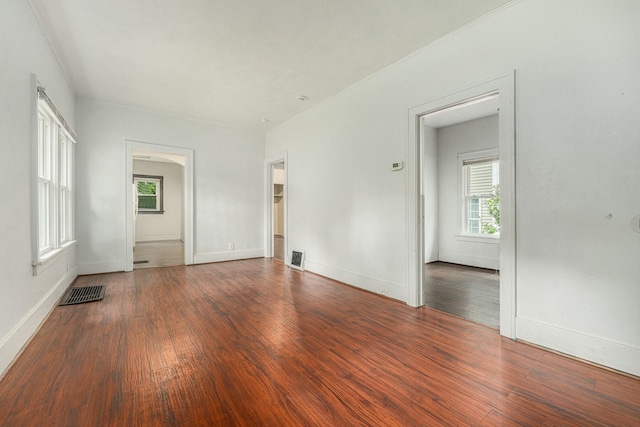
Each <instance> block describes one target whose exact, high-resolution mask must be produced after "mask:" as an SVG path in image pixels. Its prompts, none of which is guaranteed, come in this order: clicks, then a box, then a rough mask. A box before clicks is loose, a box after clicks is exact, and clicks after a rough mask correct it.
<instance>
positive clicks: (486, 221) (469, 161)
mask: <svg viewBox="0 0 640 427" xmlns="http://www.w3.org/2000/svg"><path fill="white" fill-rule="evenodd" d="M459 165H460V170H461V181H462V198H461V199H462V200H461V201H462V203H461V207H462V212H461V217H462V234H471V235H495V236H498V235H500V168H499V161H498V153H497V150H488V151H483V152H478V153H468V154H465V155H461V156H459Z"/></svg>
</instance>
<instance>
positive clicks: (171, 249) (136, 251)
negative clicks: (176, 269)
mask: <svg viewBox="0 0 640 427" xmlns="http://www.w3.org/2000/svg"><path fill="white" fill-rule="evenodd" d="M140 261H148V262H140ZM183 264H184V242H182V241H181V240H159V241H155V242H136V246H135V247H134V248H133V268H134V269H138V268H150V267H169V266H173V265H183Z"/></svg>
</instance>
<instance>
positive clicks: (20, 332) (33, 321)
mask: <svg viewBox="0 0 640 427" xmlns="http://www.w3.org/2000/svg"><path fill="white" fill-rule="evenodd" d="M77 276H78V271H77V269H76V268H71V269H70V270H69V271H67V273H66V274H65V275H64V276H62V278H60V280H58V282H57V283H56V284H55V285H53V286H52V287H51V290H49V292H47V294H46V295H45V296H44V297H42V299H41V300H40V301H39V302H38V303H37V304H36V305H35V306H33V307H32V308H31V310H29V312H28V313H27V314H26V315H25V316H24V317H23V318H22V319H21V320H20V321H19V322H18V323H17V324H16V326H15V327H14V328H13V329H12V330H11V332H9V333H8V334H7V335H6V336H5V337H4V338H3V339H2V341H0V378H2V375H4V372H5V371H6V369H7V368H8V367H9V366H11V364H12V363H13V361H14V360H15V358H16V357H17V356H18V355H19V354H20V352H21V351H22V348H23V347H24V346H25V344H27V343H28V342H29V340H30V339H31V337H32V336H33V335H34V334H35V333H36V332H37V331H38V329H39V328H40V325H41V324H42V322H43V321H44V320H45V319H46V318H47V316H48V315H49V313H51V310H53V308H54V307H55V304H56V303H57V302H58V300H59V299H60V297H61V296H62V294H64V292H65V291H66V290H67V288H68V287H69V285H71V283H73V281H74V280H75V278H76V277H77Z"/></svg>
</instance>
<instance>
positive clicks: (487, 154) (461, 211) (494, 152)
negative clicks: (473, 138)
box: [456, 148, 500, 243]
mask: <svg viewBox="0 0 640 427" xmlns="http://www.w3.org/2000/svg"><path fill="white" fill-rule="evenodd" d="M499 154H500V152H499V149H497V148H496V149H491V150H482V151H475V152H471V153H462V154H458V224H459V228H460V233H459V234H458V235H457V236H456V237H457V238H458V240H466V241H483V242H495V243H498V241H499V240H500V233H496V234H482V233H470V232H469V231H468V222H469V217H468V209H469V207H468V196H467V193H468V185H469V177H468V176H467V168H465V163H467V162H469V161H482V160H485V159H499ZM480 209H482V208H481V207H480Z"/></svg>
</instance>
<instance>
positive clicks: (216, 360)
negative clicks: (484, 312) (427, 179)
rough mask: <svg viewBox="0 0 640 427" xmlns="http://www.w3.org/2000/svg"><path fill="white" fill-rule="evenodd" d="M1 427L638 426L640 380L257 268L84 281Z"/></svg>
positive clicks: (434, 315)
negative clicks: (92, 296) (96, 292)
mask: <svg viewBox="0 0 640 427" xmlns="http://www.w3.org/2000/svg"><path fill="white" fill-rule="evenodd" d="M99 284H104V285H106V287H107V288H106V293H105V298H104V300H102V301H101V302H94V303H87V304H81V305H73V306H65V307H56V308H55V310H54V311H53V313H52V315H51V316H50V317H49V319H48V320H47V321H46V322H45V323H44V325H43V326H42V328H41V330H40V331H39V332H38V333H37V334H36V336H35V337H34V338H33V340H32V341H31V343H30V344H29V346H28V347H27V348H26V349H25V351H24V352H23V354H22V355H21V356H20V358H19V359H18V360H17V361H16V362H15V364H14V365H13V367H12V368H11V369H10V370H9V371H8V372H7V373H6V375H5V376H4V378H3V379H2V381H1V382H0V425H2V426H19V427H25V426H300V425H305V426H356V425H357V426H438V425H451V426H467V425H476V426H495V425H524V426H552V425H555V426H557V425H570V426H634V425H640V399H639V398H638V397H639V396H640V380H638V379H635V378H631V377H628V376H624V375H620V374H617V373H614V372H610V371H607V370H604V369H600V368H598V367H595V366H592V365H588V364H585V363H581V362H578V361H575V360H571V359H569V358H565V357H562V356H559V355H557V354H554V353H550V352H547V351H544V350H541V349H538V348H535V347H531V346H528V345H525V344H522V343H519V342H514V341H512V340H509V339H504V338H501V337H500V336H499V334H498V333H497V332H496V331H495V330H493V329H490V328H487V327H484V326H481V325H478V324H475V323H471V322H468V321H465V320H462V319H459V318H457V317H453V316H450V315H447V314H444V313H441V312H438V311H435V310H431V309H427V308H421V309H415V308H411V307H409V306H407V305H405V304H403V303H400V302H396V301H393V300H390V299H387V298H383V297H380V296H378V295H374V294H371V293H367V292H364V291H360V290H358V289H354V288H352V287H349V286H345V285H343V284H340V283H337V282H334V281H332V280H329V279H326V278H323V277H320V276H317V275H314V274H311V273H309V272H300V271H297V270H291V269H288V268H286V267H285V266H284V265H283V263H282V262H279V261H274V260H266V259H253V260H244V261H234V262H226V263H218V264H207V265H198V266H191V267H185V266H178V267H167V268H150V269H141V270H136V271H134V272H132V273H115V274H108V275H95V276H84V277H80V278H79V279H78V280H77V282H76V283H75V285H74V286H87V285H99Z"/></svg>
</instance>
